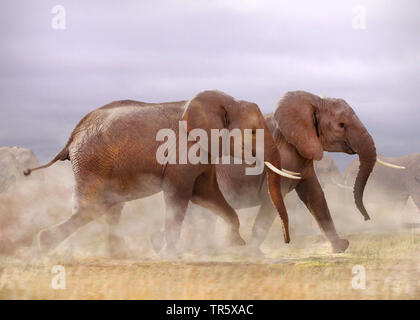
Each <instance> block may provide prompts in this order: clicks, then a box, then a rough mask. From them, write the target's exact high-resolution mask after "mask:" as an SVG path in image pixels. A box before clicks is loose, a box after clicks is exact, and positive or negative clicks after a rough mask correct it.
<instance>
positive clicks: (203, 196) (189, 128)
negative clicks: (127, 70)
mask: <svg viewBox="0 0 420 320" xmlns="http://www.w3.org/2000/svg"><path fill="white" fill-rule="evenodd" d="M181 120H183V121H186V128H185V130H186V133H188V134H191V135H193V134H198V132H199V131H197V130H198V129H202V130H201V131H200V132H204V133H206V134H207V137H210V136H212V134H210V131H212V130H216V131H217V130H218V131H219V132H220V131H222V132H225V131H223V129H228V130H227V131H228V132H230V131H231V130H233V129H237V130H239V131H240V132H243V131H244V130H245V129H250V131H252V133H250V135H249V136H248V137H249V138H250V139H251V140H250V142H251V144H249V143H248V145H251V146H254V145H255V142H256V139H257V137H256V132H257V131H258V129H263V130H264V135H263V138H264V141H263V142H264V154H263V155H260V154H258V151H257V150H256V149H257V148H256V147H255V148H254V147H252V148H251V149H252V150H250V151H251V154H252V155H254V154H256V155H257V156H262V157H263V159H258V160H259V161H261V163H262V161H267V163H268V164H269V165H270V167H271V168H272V171H271V170H270V171H269V172H268V173H267V177H268V185H269V187H268V190H267V188H266V189H265V190H266V193H267V197H268V199H271V200H270V201H272V203H273V204H274V206H275V207H276V209H277V211H278V213H279V215H280V217H281V218H282V221H283V226H284V234H285V239H286V241H288V239H289V234H288V224H287V223H288V219H287V212H286V208H285V206H284V203H283V199H282V196H281V192H280V185H281V179H280V175H285V176H290V174H287V173H284V172H281V171H280V170H279V169H277V168H281V161H280V154H279V151H278V149H277V148H276V146H275V143H274V139H273V137H272V135H271V133H270V130H269V129H268V127H267V123H266V121H265V119H264V116H263V115H262V113H261V111H260V110H259V108H258V106H257V105H256V104H255V103H250V102H247V101H242V100H236V99H235V98H233V97H231V96H229V95H227V94H225V93H223V92H220V91H204V92H201V93H199V94H197V95H196V96H195V97H194V98H193V99H191V100H189V101H178V102H168V103H145V102H138V101H131V100H124V101H117V102H113V103H110V104H108V105H105V106H103V107H101V108H99V109H96V110H94V111H92V112H91V113H89V114H88V115H86V116H85V117H84V118H83V119H82V120H81V121H80V122H79V124H78V125H77V126H76V128H75V129H74V130H73V132H72V134H71V136H70V138H69V140H68V143H67V145H66V146H65V147H64V149H63V150H62V151H61V152H59V154H58V155H57V156H56V157H55V158H54V159H53V160H52V161H51V162H50V163H48V164H47V165H44V166H42V167H38V168H34V169H28V170H27V171H26V172H25V174H26V175H28V174H30V173H31V172H32V171H34V170H37V169H41V168H46V167H48V166H50V165H52V164H53V163H55V162H56V161H58V160H61V161H64V160H70V161H71V164H72V167H73V172H74V176H75V183H76V185H75V188H74V194H73V201H74V204H73V214H72V216H71V217H70V218H69V219H68V220H66V221H64V222H63V223H62V224H59V225H56V226H53V227H51V228H48V229H46V230H44V231H42V232H41V233H40V234H39V238H38V240H39V244H40V246H41V248H43V249H52V248H54V247H55V246H57V245H58V244H59V243H60V242H62V241H63V240H64V239H66V238H67V237H68V236H70V235H71V234H72V233H73V232H74V231H76V230H77V229H78V228H80V227H81V226H83V225H85V224H87V223H89V222H90V221H92V220H94V219H96V218H98V217H100V216H102V215H103V214H106V218H107V220H108V224H109V226H110V236H109V241H110V249H111V254H112V255H114V256H118V255H119V253H120V252H119V251H120V250H121V248H122V246H121V245H122V243H121V241H122V239H121V235H120V234H119V233H118V231H117V224H118V223H119V220H120V216H121V210H122V208H123V205H124V202H126V201H130V200H134V199H139V198H143V197H147V196H150V195H153V194H156V193H158V192H161V191H163V196H164V202H165V210H166V221H165V236H166V249H167V252H168V253H169V254H171V252H174V251H176V246H177V242H178V238H179V235H180V231H181V225H182V221H183V219H184V215H185V211H186V209H187V206H188V203H189V201H192V202H193V203H195V204H198V205H200V206H203V207H205V208H208V209H210V210H211V211H212V212H214V213H216V214H218V215H219V216H221V217H222V218H223V219H224V220H225V222H226V223H227V224H228V226H229V231H230V243H231V244H237V245H243V244H245V242H244V241H243V239H242V238H241V236H240V234H239V219H238V217H237V215H236V212H235V211H234V210H233V209H232V207H231V206H230V205H229V204H228V203H227V202H226V200H225V198H224V197H223V195H222V193H221V192H220V189H219V185H218V182H217V180H216V170H215V165H214V162H213V159H214V158H219V157H221V155H222V153H221V150H220V149H219V150H218V151H217V154H213V151H208V150H210V149H209V148H208V146H207V147H205V148H203V149H192V148H193V147H194V146H196V145H197V144H200V145H201V144H202V145H204V144H205V143H204V140H202V137H201V136H200V135H199V136H198V137H199V140H198V142H196V141H194V139H193V140H191V139H188V142H186V146H185V151H188V150H196V151H195V152H196V154H197V150H200V156H203V157H204V159H205V160H206V161H205V162H203V161H201V162H199V163H197V164H195V163H191V162H187V163H185V164H183V163H177V162H176V161H175V163H172V162H169V163H168V161H166V162H164V163H161V162H159V161H157V154H158V151H159V149H160V148H162V146H163V145H164V143H162V141H164V138H165V137H162V139H161V140H160V139H158V136H157V135H158V133H159V132H160V130H161V129H171V130H170V131H171V132H168V135H167V136H166V137H167V141H166V146H167V149H166V151H165V156H166V157H167V160H168V159H169V160H171V159H170V157H171V155H170V154H169V153H172V152H173V150H175V157H176V156H177V155H176V153H177V152H176V150H178V149H180V148H181V145H180V143H179V145H178V140H180V139H181V138H179V136H180V135H181V132H183V131H182V129H183V128H181V125H182V122H180V121H181ZM194 132H195V133H194ZM169 133H173V138H174V139H173V140H174V141H172V140H171V139H169V138H170V136H169ZM188 138H190V137H188ZM195 139H197V137H195ZM221 139H222V136H219V137H218V138H217V140H221ZM235 144H236V143H235ZM235 144H233V145H231V149H230V154H235V152H236V150H234V147H235ZM219 146H220V144H219ZM241 148H242V153H241V154H242V158H243V159H244V160H250V158H245V155H244V154H247V153H246V152H244V150H245V144H243V143H242V142H241ZM203 150H204V151H203ZM225 151H226V150H225ZM188 152H189V151H188ZM202 152H203V154H201V153H202ZM179 154H180V155H179V157H181V154H182V151H180V152H179ZM175 159H176V158H175ZM202 159H203V158H202ZM254 160H255V159H254ZM178 161H179V162H181V160H180V159H179V158H178ZM276 167H277V168H276ZM241 174H242V175H243V174H244V171H242V172H241ZM291 177H293V176H291ZM295 178H296V177H295ZM268 192H270V194H269V195H268ZM168 249H169V250H168Z"/></svg>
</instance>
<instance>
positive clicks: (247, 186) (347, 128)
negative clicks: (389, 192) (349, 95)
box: [216, 91, 377, 252]
mask: <svg viewBox="0 0 420 320" xmlns="http://www.w3.org/2000/svg"><path fill="white" fill-rule="evenodd" d="M266 120H267V122H268V124H269V128H270V130H271V132H272V134H273V136H274V139H275V143H276V145H277V147H278V149H279V150H280V153H281V155H282V164H283V168H285V169H287V170H292V171H294V172H299V173H301V177H302V179H301V180H289V179H283V180H282V188H281V189H282V194H283V196H285V195H286V194H287V193H289V192H291V191H292V190H296V192H297V194H298V196H299V198H300V199H301V200H302V201H303V202H304V203H305V205H306V206H307V208H308V209H309V211H310V212H311V214H312V215H313V217H314V218H315V220H316V222H317V224H318V226H319V227H320V229H321V231H322V233H323V235H324V236H325V237H326V239H327V240H328V241H329V242H330V243H331V246H332V251H333V252H344V251H345V250H346V249H347V247H348V246H349V242H348V241H347V240H346V239H341V238H340V237H339V236H338V234H337V231H336V228H335V226H334V223H333V221H332V218H331V215H330V211H329V208H328V205H327V202H326V200H325V196H324V192H323V190H322V188H321V185H320V183H319V181H318V178H317V175H316V173H315V171H314V160H318V161H319V160H321V159H322V157H323V152H324V151H329V152H344V153H347V154H358V155H359V159H360V163H361V165H360V167H359V169H358V172H357V177H356V181H355V184H354V200H355V202H356V206H357V208H358V209H359V211H360V212H361V213H362V215H363V217H364V219H365V220H368V219H369V215H368V213H367V211H366V209H365V207H364V204H363V192H364V188H365V185H366V182H367V180H368V178H369V175H370V173H371V171H372V169H373V167H374V165H375V163H376V161H377V157H376V149H375V144H374V141H373V139H372V137H371V136H370V134H369V133H368V131H367V130H366V128H365V127H364V125H363V124H362V122H361V121H360V120H359V119H358V117H357V115H356V114H355V112H354V111H353V109H352V108H351V107H350V106H349V105H348V104H347V103H346V102H345V101H344V100H343V99H336V98H323V97H320V96H317V95H314V94H311V93H308V92H304V91H294V92H288V93H286V94H285V95H284V96H283V98H282V99H281V100H280V101H279V103H278V106H277V109H276V111H275V112H274V113H273V114H269V115H266ZM285 171H286V170H285ZM242 172H243V168H241V167H240V166H232V165H223V164H218V165H216V175H217V181H218V183H219V187H220V189H221V190H222V192H223V194H224V196H225V198H226V200H227V201H228V202H229V204H230V205H231V206H232V207H233V208H235V209H243V208H249V207H254V206H260V208H259V211H258V214H257V217H256V220H255V223H254V226H253V235H252V244H253V245H255V246H257V247H259V246H260V245H261V243H262V242H263V241H264V239H265V238H266V235H267V234H268V231H269V228H270V227H271V225H272V223H273V221H274V217H275V214H274V210H273V207H272V204H271V202H270V200H269V198H268V197H267V192H266V188H267V182H266V176H265V175H266V172H264V173H262V174H261V175H259V176H245V175H243V174H242Z"/></svg>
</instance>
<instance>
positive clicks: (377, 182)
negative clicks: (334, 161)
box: [344, 153, 420, 210]
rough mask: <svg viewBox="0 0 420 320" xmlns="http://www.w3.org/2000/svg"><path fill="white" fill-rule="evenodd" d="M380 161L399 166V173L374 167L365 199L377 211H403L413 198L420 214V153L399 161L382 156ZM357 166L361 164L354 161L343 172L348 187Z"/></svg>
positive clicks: (401, 158) (399, 158) (400, 158)
mask: <svg viewBox="0 0 420 320" xmlns="http://www.w3.org/2000/svg"><path fill="white" fill-rule="evenodd" d="M381 158H383V159H385V160H387V161H389V162H392V163H394V164H396V165H397V166H398V167H397V169H400V170H393V169H392V168H391V169H390V168H386V167H383V166H377V167H375V169H374V170H373V172H372V176H371V179H370V180H369V183H368V185H367V188H366V199H367V200H368V201H369V203H370V204H372V205H374V206H373V207H374V208H377V209H383V208H386V209H393V210H402V209H403V208H404V206H405V204H406V203H407V200H408V198H409V197H411V198H412V199H413V202H414V203H415V204H416V206H417V208H418V209H419V210H420V153H414V154H411V155H407V156H403V157H397V158H385V157H382V156H381ZM358 165H359V163H358V160H357V159H355V160H354V161H352V162H351V163H350V164H349V165H348V167H347V168H346V170H345V171H344V180H345V184H346V185H351V184H352V183H353V181H354V173H355V171H356V170H357V166H358Z"/></svg>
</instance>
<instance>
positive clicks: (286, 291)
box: [0, 231, 420, 299]
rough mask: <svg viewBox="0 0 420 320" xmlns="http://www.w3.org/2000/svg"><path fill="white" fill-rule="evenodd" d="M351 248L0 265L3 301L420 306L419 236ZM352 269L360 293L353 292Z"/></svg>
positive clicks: (307, 242) (304, 244)
mask: <svg viewBox="0 0 420 320" xmlns="http://www.w3.org/2000/svg"><path fill="white" fill-rule="evenodd" d="M348 239H349V240H350V241H351V247H350V248H349V250H348V252H346V253H344V254H339V255H332V254H329V253H328V252H329V250H328V247H327V244H326V243H325V242H324V241H323V240H320V239H319V238H318V237H311V238H303V237H301V238H298V239H297V241H295V244H294V245H291V246H286V245H283V246H281V247H280V248H278V249H276V250H269V249H267V248H263V250H264V252H265V254H266V256H265V258H262V257H256V256H249V255H248V254H247V253H246V251H247V250H245V249H229V250H226V251H224V252H218V253H217V255H209V254H208V255H206V256H204V255H201V256H200V257H198V256H195V255H193V254H192V253H189V254H188V253H186V254H184V256H183V258H182V260H181V261H177V262H165V261H161V260H159V259H157V258H155V259H150V260H146V261H145V260H142V261H140V260H137V261H130V260H120V261H117V260H111V259H108V258H78V259H72V261H66V262H63V261H62V260H61V261H60V259H56V258H52V257H49V258H43V259H41V260H39V259H38V260H31V261H27V260H26V261H25V260H19V259H16V258H13V259H12V258H5V257H3V258H1V259H0V298H2V299H420V234H419V233H418V231H417V233H415V232H406V233H392V234H378V235H371V234H370V235H369V234H354V235H349V236H348ZM55 264H62V265H64V267H65V272H66V289H64V290H54V289H52V280H53V278H54V276H55V275H54V274H52V272H51V270H52V267H53V265H55ZM355 265H361V266H363V267H364V268H365V270H366V288H365V289H364V290H363V289H362V290H356V289H353V288H352V279H353V277H355V276H357V275H355V274H352V269H353V267H354V266H355Z"/></svg>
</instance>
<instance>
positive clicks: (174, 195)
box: [163, 190, 191, 257]
mask: <svg viewBox="0 0 420 320" xmlns="http://www.w3.org/2000/svg"><path fill="white" fill-rule="evenodd" d="M163 198H164V201H165V240H166V247H165V253H164V254H165V255H166V256H168V257H173V256H175V255H176V254H177V253H178V249H179V248H178V244H179V238H180V235H181V227H182V222H183V221H184V217H185V212H186V211H187V208H188V202H189V200H190V198H191V196H186V195H185V193H184V192H182V191H181V192H179V191H176V190H174V191H164V193H163Z"/></svg>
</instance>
